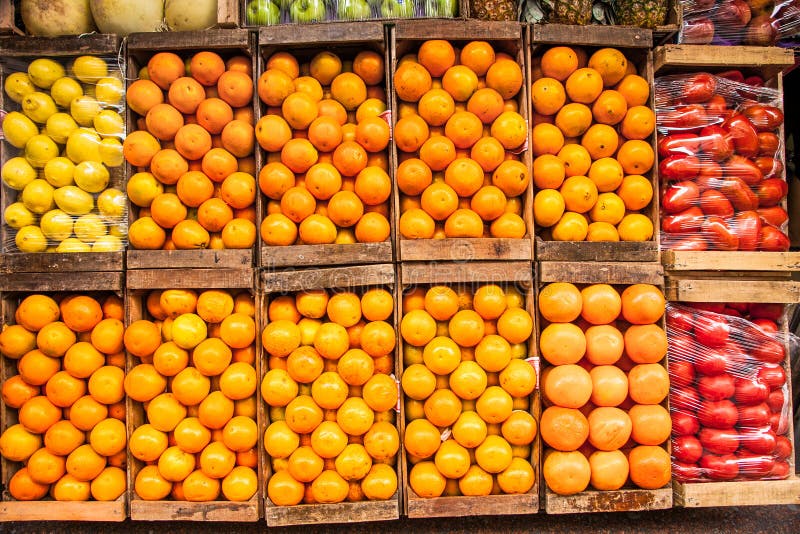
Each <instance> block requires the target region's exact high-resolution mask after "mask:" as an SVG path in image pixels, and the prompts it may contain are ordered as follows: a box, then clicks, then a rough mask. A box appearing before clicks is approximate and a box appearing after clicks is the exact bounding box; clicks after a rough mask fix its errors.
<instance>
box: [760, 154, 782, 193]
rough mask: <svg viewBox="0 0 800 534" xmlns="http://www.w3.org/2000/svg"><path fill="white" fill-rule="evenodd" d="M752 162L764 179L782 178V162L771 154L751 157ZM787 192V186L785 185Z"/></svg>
mask: <svg viewBox="0 0 800 534" xmlns="http://www.w3.org/2000/svg"><path fill="white" fill-rule="evenodd" d="M753 164H754V165H755V166H756V167H758V170H760V171H761V175H762V176H763V177H764V179H767V178H780V179H781V180H782V179H783V163H782V162H781V161H780V160H778V159H775V158H773V157H771V156H759V157H757V158H755V159H753ZM786 190H787V192H788V190H789V186H786Z"/></svg>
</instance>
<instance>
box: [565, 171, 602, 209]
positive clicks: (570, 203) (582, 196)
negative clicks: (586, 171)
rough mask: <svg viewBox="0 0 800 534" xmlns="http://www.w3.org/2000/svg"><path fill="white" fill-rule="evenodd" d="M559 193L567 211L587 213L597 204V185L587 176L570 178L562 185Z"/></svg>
mask: <svg viewBox="0 0 800 534" xmlns="http://www.w3.org/2000/svg"><path fill="white" fill-rule="evenodd" d="M559 192H560V193H561V195H562V196H563V198H564V205H565V207H566V209H567V210H569V211H572V212H576V213H585V212H587V211H589V210H590V209H592V207H593V206H594V205H595V203H596V202H597V196H598V191H597V185H596V184H595V183H594V182H593V181H592V180H591V179H589V178H587V177H586V176H570V177H569V178H567V179H566V180H564V183H563V184H561V187H560V188H559Z"/></svg>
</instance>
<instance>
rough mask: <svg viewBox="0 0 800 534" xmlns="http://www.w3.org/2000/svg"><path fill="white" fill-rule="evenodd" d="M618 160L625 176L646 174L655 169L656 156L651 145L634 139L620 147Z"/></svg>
mask: <svg viewBox="0 0 800 534" xmlns="http://www.w3.org/2000/svg"><path fill="white" fill-rule="evenodd" d="M617 159H618V160H619V162H620V165H621V166H622V169H623V170H624V171H625V174H645V173H646V172H648V171H649V170H650V169H651V168H652V167H653V163H654V161H655V154H654V153H653V147H652V146H650V143H648V142H646V141H641V140H638V139H633V140H630V141H625V142H624V143H623V144H622V146H620V147H619V151H618V152H617Z"/></svg>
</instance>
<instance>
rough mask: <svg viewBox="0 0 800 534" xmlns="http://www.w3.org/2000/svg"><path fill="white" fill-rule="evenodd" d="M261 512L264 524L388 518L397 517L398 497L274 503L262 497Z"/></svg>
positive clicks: (277, 525) (279, 525)
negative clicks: (384, 499)
mask: <svg viewBox="0 0 800 534" xmlns="http://www.w3.org/2000/svg"><path fill="white" fill-rule="evenodd" d="M264 515H265V519H266V521H267V526H268V527H283V526H288V525H318V524H334V523H359V522H366V521H390V520H392V519H398V518H399V517H400V507H399V497H398V494H397V493H395V495H394V496H393V497H391V498H390V499H389V500H387V501H363V502H342V503H336V504H300V505H296V506H275V505H274V504H272V501H270V500H269V498H267V499H265V507H264Z"/></svg>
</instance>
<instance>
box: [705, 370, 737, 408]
mask: <svg viewBox="0 0 800 534" xmlns="http://www.w3.org/2000/svg"><path fill="white" fill-rule="evenodd" d="M734 384H735V379H734V378H733V376H731V375H729V374H727V373H723V374H721V375H714V376H701V377H700V378H699V379H698V380H697V391H698V393H700V396H701V397H703V398H704V399H705V400H709V401H721V400H724V399H729V398H731V397H732V396H733V392H734V391H735V389H736V388H735V385H734Z"/></svg>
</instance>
